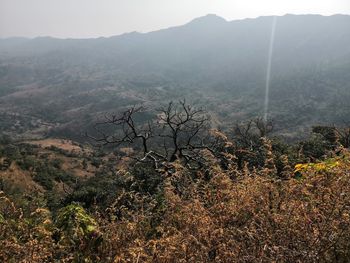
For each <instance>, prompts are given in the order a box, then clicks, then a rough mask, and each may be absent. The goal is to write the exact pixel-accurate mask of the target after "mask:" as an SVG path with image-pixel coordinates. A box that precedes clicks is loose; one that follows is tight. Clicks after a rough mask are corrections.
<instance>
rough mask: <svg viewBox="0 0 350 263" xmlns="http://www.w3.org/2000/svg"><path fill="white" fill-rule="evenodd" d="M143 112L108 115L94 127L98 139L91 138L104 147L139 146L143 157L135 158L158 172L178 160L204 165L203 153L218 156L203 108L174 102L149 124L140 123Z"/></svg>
mask: <svg viewBox="0 0 350 263" xmlns="http://www.w3.org/2000/svg"><path fill="white" fill-rule="evenodd" d="M142 111H144V109H143V108H142V107H139V108H137V107H132V108H131V109H129V110H127V111H125V112H123V113H122V114H121V115H105V116H104V120H103V121H102V122H99V123H96V124H95V126H94V128H95V133H96V136H91V135H89V137H90V138H92V139H93V140H94V141H96V142H97V143H100V144H102V145H116V146H121V145H134V146H139V147H141V148H142V151H141V152H142V154H140V155H139V156H137V157H134V158H135V159H136V160H137V161H139V162H152V163H153V165H154V167H156V168H158V167H159V165H160V164H162V163H169V162H174V161H176V160H180V161H182V162H183V163H184V164H185V165H187V166H190V165H191V164H193V163H195V164H197V165H201V164H202V163H203V162H204V159H203V157H202V155H201V154H200V152H201V151H202V150H204V149H206V150H209V151H211V152H212V153H214V152H215V150H214V148H215V146H216V145H217V144H218V142H217V141H215V140H213V139H211V137H210V133H209V129H210V118H209V116H208V114H207V113H206V112H205V111H204V110H203V109H202V108H195V107H191V106H190V105H188V104H186V101H185V100H183V101H179V102H178V103H173V102H170V103H169V104H168V105H167V106H165V107H162V108H160V109H158V110H157V117H156V120H155V121H152V122H147V123H142V122H141V123H140V122H137V121H136V118H135V116H136V115H137V114H139V113H141V112H142ZM111 127H112V129H111ZM108 130H109V132H108Z"/></svg>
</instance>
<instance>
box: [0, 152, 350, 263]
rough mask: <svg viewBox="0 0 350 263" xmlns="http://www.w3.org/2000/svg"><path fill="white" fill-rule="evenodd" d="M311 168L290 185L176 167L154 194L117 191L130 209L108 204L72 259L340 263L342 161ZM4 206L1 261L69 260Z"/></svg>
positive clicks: (346, 234)
mask: <svg viewBox="0 0 350 263" xmlns="http://www.w3.org/2000/svg"><path fill="white" fill-rule="evenodd" d="M315 167H323V166H322V165H318V166H313V167H311V166H310V168H308V169H305V170H303V171H302V173H301V175H300V174H299V177H298V178H293V176H294V175H293V173H291V174H290V176H286V178H290V179H288V180H281V179H276V178H275V177H273V176H269V175H266V171H264V170H262V171H254V172H250V173H248V172H247V171H245V172H244V173H243V172H242V174H237V171H235V172H234V173H235V174H236V176H235V177H234V179H233V178H232V176H231V174H232V171H222V170H221V169H220V167H219V165H216V164H215V163H213V164H212V167H210V169H209V170H207V171H205V173H207V175H206V176H203V174H202V172H198V173H196V174H195V175H194V174H193V173H190V172H189V171H188V170H186V169H185V168H183V167H181V166H180V165H179V164H175V170H176V171H175V173H173V174H172V175H168V177H167V178H166V179H165V181H164V185H163V190H162V191H161V194H160V196H157V197H150V196H140V195H139V194H137V193H132V192H129V193H127V195H126V193H123V194H124V195H126V196H127V198H129V199H130V200H132V202H131V203H134V204H135V208H130V207H124V208H123V209H122V208H121V207H120V206H122V205H121V204H119V203H118V202H116V204H115V205H117V204H119V205H118V206H119V207H117V208H118V209H119V210H122V211H123V213H121V215H122V216H120V217H119V218H115V217H113V216H110V215H113V213H115V209H116V207H114V208H113V207H112V208H111V209H109V210H108V213H109V217H108V216H106V215H96V216H95V220H96V222H97V223H98V225H99V230H100V232H101V235H102V237H103V241H102V243H101V245H100V247H99V248H97V249H96V250H95V251H92V250H89V251H86V252H85V253H86V255H84V256H83V257H80V260H81V261H79V262H349V261H350V228H349V226H350V215H349V213H350V210H349V208H350V196H349V194H350V163H349V155H348V153H345V155H344V156H342V157H341V158H338V160H337V165H335V166H332V167H331V168H330V169H323V170H322V169H316V168H315ZM203 173H204V172H203ZM123 198H126V197H125V196H124V197H123ZM120 200H122V198H120ZM9 204H10V203H8V206H2V209H3V210H2V211H1V213H2V215H5V214H4V209H7V212H6V213H7V214H6V216H4V218H5V223H1V231H2V236H1V238H0V242H1V243H0V245H1V247H0V259H1V260H2V261H4V262H55V261H48V259H50V256H51V257H52V258H55V260H56V261H57V262H78V261H74V253H75V252H74V250H72V248H67V247H59V246H55V245H53V241H52V240H51V241H50V239H49V235H48V234H47V233H46V232H43V233H41V232H40V231H39V230H38V229H36V228H29V227H28V225H26V224H24V223H22V221H23V220H24V219H23V220H22V219H21V218H20V216H18V218H17V219H16V220H14V222H15V223H16V224H17V225H16V224H11V223H9V222H11V220H10V218H11V217H9V216H7V215H8V214H12V215H13V217H15V215H16V213H18V211H16V209H15V208H11V207H12V205H9ZM3 207H5V208H3ZM6 207H7V208H6ZM11 209H12V210H11ZM33 216H34V215H33ZM23 222H24V221H23ZM39 222H41V223H40V224H42V221H40V220H38V222H37V225H38V224H39ZM47 231H50V229H49V228H48V230H47ZM38 233H41V234H38ZM33 249H34V250H33ZM38 249H40V251H41V254H40V253H37V252H36V251H38ZM60 250H61V255H65V256H64V257H68V256H66V254H65V251H71V253H72V254H73V255H69V256H70V257H71V260H69V259H68V258H66V259H64V258H60V257H59V255H60ZM33 251H34V252H33ZM89 253H90V254H89ZM91 254H94V257H92V256H91ZM33 255H35V256H33ZM11 258H12V261H11Z"/></svg>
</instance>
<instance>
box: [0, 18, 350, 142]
mask: <svg viewBox="0 0 350 263" xmlns="http://www.w3.org/2000/svg"><path fill="white" fill-rule="evenodd" d="M272 20H273V17H259V18H256V19H244V20H236V21H226V20H224V19H223V18H220V17H218V16H216V15H207V16H205V17H200V18H197V19H194V20H193V21H191V22H189V23H187V24H185V25H183V26H178V27H172V28H168V29H164V30H159V31H155V32H150V33H136V32H133V33H128V34H124V35H120V36H114V37H110V38H97V39H55V38H50V37H40V38H35V39H25V38H10V39H2V40H0V114H1V118H0V125H1V127H3V130H4V131H6V132H16V133H20V134H24V135H26V136H27V135H28V136H29V134H30V135H33V133H34V134H37V135H42V134H44V133H47V132H49V133H50V134H55V135H58V134H59V135H64V136H68V137H75V138H76V137H78V136H79V132H78V131H84V130H85V129H87V127H88V126H89V125H90V124H91V122H94V120H95V119H96V116H98V115H99V114H101V113H103V112H106V111H117V110H119V109H121V108H125V107H127V106H128V105H132V104H139V103H140V104H144V105H146V106H147V105H148V106H154V105H157V104H159V103H162V102H165V101H168V100H171V99H178V98H183V97H185V98H187V99H188V100H189V101H191V102H192V103H196V104H202V105H205V106H206V107H207V109H208V110H209V111H210V112H211V114H212V116H213V120H214V121H215V124H216V125H221V126H224V127H228V125H229V124H230V123H234V122H237V121H242V120H246V119H249V118H253V117H256V116H261V115H262V114H263V105H264V92H265V81H266V72H267V60H268V50H269V45H270V34H271V26H272ZM349 28H350V16H347V15H334V16H329V17H325V16H320V15H285V16H282V17H278V18H277V27H276V32H275V42H274V49H273V58H272V75H271V92H270V108H269V109H270V114H269V115H270V117H271V118H273V119H274V120H275V122H276V131H277V132H278V133H280V134H282V135H284V136H285V137H286V138H289V139H293V138H297V137H301V136H302V131H304V130H305V129H308V128H309V127H310V126H312V125H315V124H322V123H327V124H333V123H334V124H341V123H343V122H344V121H345V122H346V121H350V118H349V116H350V115H349V114H350V104H349V101H350V30H349ZM45 127H49V128H45ZM28 131H30V133H28Z"/></svg>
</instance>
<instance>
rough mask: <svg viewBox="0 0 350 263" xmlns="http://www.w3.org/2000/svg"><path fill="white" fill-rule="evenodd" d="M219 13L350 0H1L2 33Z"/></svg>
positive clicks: (125, 27)
mask: <svg viewBox="0 0 350 263" xmlns="http://www.w3.org/2000/svg"><path fill="white" fill-rule="evenodd" d="M208 13H211V14H212V13H213V14H217V15H219V16H222V17H224V18H225V19H227V20H234V19H241V18H247V17H257V16H262V15H284V14H286V13H293V14H309V13H312V14H323V15H332V14H337V13H342V14H350V0H288V1H286V0H0V37H11V36H26V37H36V36H54V37H61V38H67V37H73V38H87V37H99V36H111V35H117V34H121V33H125V32H131V31H139V32H148V31H153V30H157V29H161V28H167V27H170V26H175V25H181V24H184V23H187V22H188V21H190V20H192V19H193V18H196V17H199V16H203V15H206V14H208Z"/></svg>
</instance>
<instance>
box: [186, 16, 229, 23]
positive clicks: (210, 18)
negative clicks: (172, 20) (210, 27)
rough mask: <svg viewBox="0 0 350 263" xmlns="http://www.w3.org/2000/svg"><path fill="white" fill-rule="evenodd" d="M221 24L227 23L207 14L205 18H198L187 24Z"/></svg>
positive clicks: (218, 17) (220, 18)
mask: <svg viewBox="0 0 350 263" xmlns="http://www.w3.org/2000/svg"><path fill="white" fill-rule="evenodd" d="M214 23H215V24H219V23H220V24H223V23H227V21H226V20H225V19H224V18H222V17H220V16H217V15H215V14H208V15H206V16H202V17H198V18H195V19H193V20H192V21H191V22H190V23H189V24H214Z"/></svg>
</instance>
